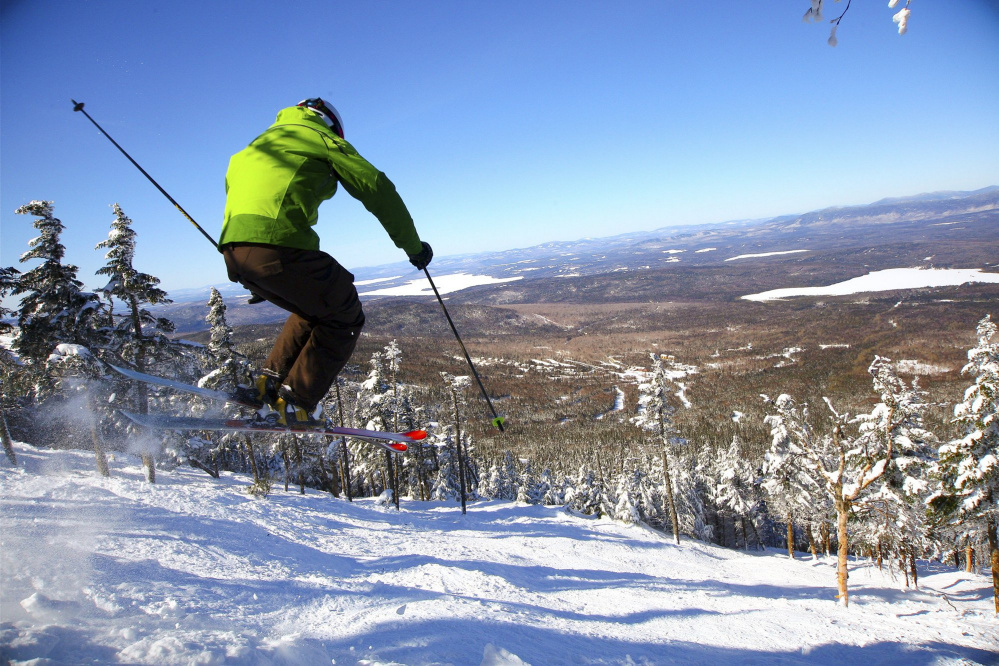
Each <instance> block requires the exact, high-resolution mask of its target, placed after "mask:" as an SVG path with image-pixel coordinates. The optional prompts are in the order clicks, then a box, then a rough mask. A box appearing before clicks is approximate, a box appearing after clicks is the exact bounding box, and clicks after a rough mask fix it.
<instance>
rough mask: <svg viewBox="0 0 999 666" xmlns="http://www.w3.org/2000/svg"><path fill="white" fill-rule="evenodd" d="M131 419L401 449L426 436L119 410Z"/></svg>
mask: <svg viewBox="0 0 999 666" xmlns="http://www.w3.org/2000/svg"><path fill="white" fill-rule="evenodd" d="M121 413H122V414H124V415H125V416H126V417H128V418H129V419H130V420H131V421H133V422H135V423H137V424H139V425H141V426H145V427H147V428H154V429H159V430H226V431H232V432H271V433H279V434H295V435H326V436H330V437H352V438H354V439H362V440H364V441H366V442H373V443H375V444H378V445H380V446H383V447H385V448H386V449H388V450H389V451H394V452H396V453H403V452H405V451H406V450H407V449H408V448H409V447H408V446H407V445H408V444H415V443H417V442H420V441H422V440H424V439H426V437H427V433H426V431H424V430H412V431H410V432H380V431H378V430H362V429H360V428H342V427H339V426H282V425H275V424H271V423H268V422H267V421H263V420H261V419H259V418H256V419H203V418H197V417H190V416H167V415H164V414H133V413H131V412H126V411H124V410H122V412H121Z"/></svg>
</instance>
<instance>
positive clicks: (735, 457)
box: [714, 435, 758, 549]
mask: <svg viewBox="0 0 999 666" xmlns="http://www.w3.org/2000/svg"><path fill="white" fill-rule="evenodd" d="M715 464H716V469H717V473H716V474H715V479H716V483H717V485H716V489H715V493H714V497H715V502H716V503H717V505H718V507H719V508H720V509H722V510H726V511H729V512H730V513H731V514H732V518H733V520H735V519H739V520H741V521H742V536H743V545H744V547H745V548H746V549H748V548H749V532H748V530H747V528H746V521H747V520H750V521H752V520H753V514H754V513H755V511H756V508H757V505H758V498H757V493H756V488H755V484H754V482H755V474H754V473H753V467H752V465H750V464H749V462H748V461H747V460H746V459H745V458H743V456H742V442H741V441H740V439H739V436H738V435H736V436H734V437H733V438H732V443H731V444H730V445H729V448H728V450H727V451H721V450H719V451H717V453H716V454H715ZM736 545H738V544H736Z"/></svg>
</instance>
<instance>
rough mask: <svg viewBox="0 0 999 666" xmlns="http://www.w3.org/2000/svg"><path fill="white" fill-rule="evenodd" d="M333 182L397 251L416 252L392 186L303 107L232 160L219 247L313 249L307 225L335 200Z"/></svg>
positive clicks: (416, 240)
mask: <svg viewBox="0 0 999 666" xmlns="http://www.w3.org/2000/svg"><path fill="white" fill-rule="evenodd" d="M337 183H341V184H343V187H344V189H345V190H347V193H348V194H350V196H352V197H354V198H355V199H357V200H358V201H360V202H361V203H362V204H363V205H364V207H365V208H367V209H368V211H370V212H371V213H372V214H373V215H374V216H375V217H376V218H378V221H379V222H381V224H382V226H383V227H384V228H385V231H387V232H388V235H389V237H390V238H391V239H392V241H393V242H394V243H395V244H396V246H397V247H399V248H400V249H402V250H403V251H405V252H406V253H407V254H410V255H412V254H417V253H419V252H420V250H421V249H422V243H421V242H420V236H419V234H418V233H417V232H416V227H415V226H414V225H413V218H412V217H411V216H410V214H409V211H408V210H407V209H406V204H405V203H403V201H402V197H400V196H399V194H398V192H396V190H395V185H393V184H392V181H390V180H389V179H388V177H387V176H386V175H385V174H384V173H382V172H381V171H379V170H378V169H376V168H375V167H374V166H372V165H371V163H370V162H368V161H367V160H365V159H364V158H363V157H361V156H360V155H358V153H357V151H356V150H354V147H353V146H351V145H350V144H349V143H348V142H346V141H344V140H343V139H341V138H340V137H339V136H337V135H336V134H334V133H333V132H332V131H331V130H330V129H329V128H328V127H327V126H326V124H325V123H324V122H323V121H322V120H321V119H320V118H319V116H317V115H316V114H315V113H313V112H312V111H310V110H308V109H307V108H305V107H300V106H292V107H289V108H287V109H282V110H281V111H280V112H279V113H278V115H277V120H276V121H275V122H274V124H273V125H271V126H270V127H268V128H267V130H266V131H264V133H263V134H261V135H260V136H258V137H257V138H256V139H254V140H253V142H252V143H250V145H249V146H247V147H246V148H244V149H243V150H241V151H239V152H238V153H236V154H235V155H233V156H232V157H231V158H230V159H229V169H228V170H227V171H226V175H225V187H226V204H225V219H224V221H223V223H222V236H221V238H220V239H219V245H220V246H222V245H226V244H227V243H266V244H268V245H278V246H282V247H291V248H297V249H302V250H318V249H319V235H318V234H317V233H316V232H315V230H314V229H313V228H312V227H313V226H314V225H315V224H316V222H317V221H318V219H319V204H321V203H322V202H324V201H326V200H327V199H329V198H331V197H332V196H333V195H334V194H336V189H337Z"/></svg>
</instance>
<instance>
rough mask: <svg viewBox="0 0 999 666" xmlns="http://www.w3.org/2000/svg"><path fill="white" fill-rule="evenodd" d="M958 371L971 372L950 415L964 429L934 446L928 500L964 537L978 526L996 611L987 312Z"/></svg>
mask: <svg viewBox="0 0 999 666" xmlns="http://www.w3.org/2000/svg"><path fill="white" fill-rule="evenodd" d="M976 333H977V337H978V344H977V345H976V346H975V347H973V348H972V349H970V350H968V363H967V365H965V366H964V368H963V369H962V373H963V374H965V375H970V376H973V377H974V383H973V384H972V385H971V386H970V387H968V389H967V390H966V391H965V392H964V400H963V401H962V402H960V403H959V404H958V405H957V406H956V407H955V408H954V419H955V421H956V422H957V423H958V424H959V425H960V426H961V428H962V429H963V431H964V435H963V436H962V437H960V438H959V439H955V440H953V441H949V442H946V443H944V444H943V445H941V446H940V448H939V462H938V464H937V465H936V467H935V468H934V470H933V476H934V477H935V479H936V488H935V489H934V492H933V494H932V495H931V496H930V498H929V499H928V502H929V504H930V506H932V507H933V509H934V511H935V513H936V514H937V515H938V516H940V517H941V520H942V521H943V522H945V523H949V525H950V527H951V530H952V531H954V532H956V533H957V534H958V535H959V536H961V537H963V538H965V539H967V540H970V539H972V538H973V537H974V535H975V533H976V532H977V533H982V532H984V535H985V540H986V541H987V543H988V546H989V555H990V563H991V568H992V583H993V597H994V602H995V608H996V612H997V613H999V543H997V537H996V525H997V523H999V332H997V328H996V324H995V322H993V321H992V318H991V316H986V317H985V318H984V319H982V320H981V321H980V322H978V327H977V331H976Z"/></svg>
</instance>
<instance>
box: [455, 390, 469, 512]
mask: <svg viewBox="0 0 999 666" xmlns="http://www.w3.org/2000/svg"><path fill="white" fill-rule="evenodd" d="M451 400H452V402H453V403H454V448H455V452H456V453H457V458H458V485H459V487H460V489H461V515H463V516H464V515H465V503H466V501H467V497H468V495H467V488H466V487H465V456H464V454H463V452H462V450H461V415H460V414H459V413H458V387H457V386H455V385H454V384H452V385H451Z"/></svg>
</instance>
